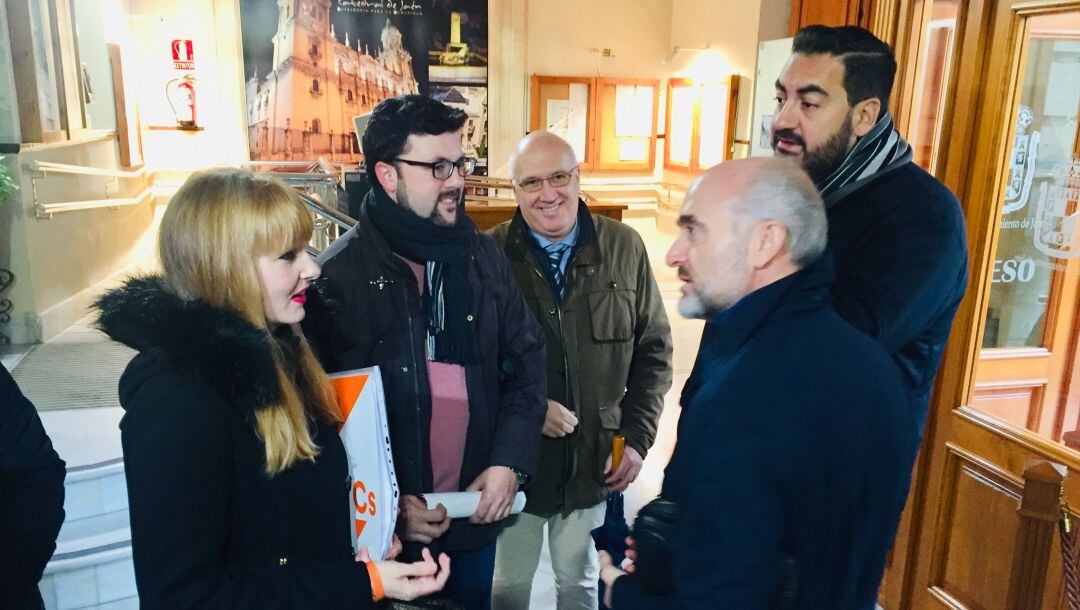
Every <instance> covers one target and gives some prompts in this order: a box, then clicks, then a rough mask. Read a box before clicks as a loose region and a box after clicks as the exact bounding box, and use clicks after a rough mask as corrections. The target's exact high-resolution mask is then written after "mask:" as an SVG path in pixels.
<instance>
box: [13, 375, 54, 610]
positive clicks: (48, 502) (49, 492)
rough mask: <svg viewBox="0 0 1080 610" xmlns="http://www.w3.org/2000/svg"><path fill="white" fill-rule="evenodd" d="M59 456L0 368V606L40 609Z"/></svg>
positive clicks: (31, 409) (31, 408) (50, 550)
mask: <svg viewBox="0 0 1080 610" xmlns="http://www.w3.org/2000/svg"><path fill="white" fill-rule="evenodd" d="M65 473H66V470H65V469H64V460H61V459H60V456H58V455H57V454H56V451H55V450H54V449H53V446H52V441H50V440H49V437H48V435H47V434H45V429H44V428H42V427H41V419H40V418H39V417H38V414H37V411H36V410H35V409H34V405H32V404H31V403H30V401H29V400H27V399H26V397H25V396H23V393H22V392H21V391H19V386H18V385H16V384H15V380H14V379H12V377H11V374H10V373H8V372H7V369H5V368H3V367H0V601H2V603H0V605H2V606H3V607H5V608H15V609H22V608H33V609H35V610H36V609H37V608H41V607H42V605H41V594H40V593H38V588H37V584H38V581H39V580H41V574H42V572H43V571H44V570H45V564H46V563H48V562H49V558H50V557H52V554H53V551H54V550H55V549H56V535H57V534H58V533H60V525H61V524H62V523H63V522H64V475H65Z"/></svg>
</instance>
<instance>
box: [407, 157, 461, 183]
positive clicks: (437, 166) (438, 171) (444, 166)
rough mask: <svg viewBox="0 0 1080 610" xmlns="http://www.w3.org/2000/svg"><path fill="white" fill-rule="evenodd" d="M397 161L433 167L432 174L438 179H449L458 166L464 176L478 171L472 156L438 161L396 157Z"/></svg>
mask: <svg viewBox="0 0 1080 610" xmlns="http://www.w3.org/2000/svg"><path fill="white" fill-rule="evenodd" d="M394 162H395V163H404V164H406V165H415V166H417V167H427V168H429V169H431V175H432V176H434V177H435V179H436V180H447V179H449V178H450V176H452V175H454V168H457V171H458V174H459V175H460V176H462V177H464V176H471V175H472V173H473V172H474V171H476V159H474V158H472V157H462V158H460V159H458V160H457V161H447V160H445V159H443V160H442V161H436V162H434V163H429V162H427V161H413V160H411V159H400V158H399V159H394Z"/></svg>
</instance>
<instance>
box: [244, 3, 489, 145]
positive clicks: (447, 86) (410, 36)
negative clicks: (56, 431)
mask: <svg viewBox="0 0 1080 610" xmlns="http://www.w3.org/2000/svg"><path fill="white" fill-rule="evenodd" d="M240 18H241V27H242V29H243V45H244V77H245V79H246V92H247V117H248V141H249V147H250V151H251V159H252V160H253V161H315V160H318V159H320V158H323V159H326V160H327V161H330V162H350V163H352V162H357V161H359V160H360V159H361V155H360V146H359V142H358V141H357V138H356V133H355V127H354V123H353V117H356V116H359V115H364V114H367V113H369V112H371V111H372V110H373V109H374V108H375V106H376V105H377V104H378V103H379V102H381V101H382V100H384V99H386V98H388V97H394V96H398V95H404V94H408V93H421V94H423V95H430V96H432V97H434V98H436V99H438V100H441V101H443V102H444V103H446V104H449V105H451V106H454V107H456V108H460V109H462V110H464V111H465V112H466V113H467V114H468V115H469V119H468V121H467V122H466V124H465V127H464V129H463V137H462V139H463V146H464V148H465V154H467V155H470V156H475V157H478V158H480V159H481V164H482V165H486V157H487V52H488V48H487V44H488V38H487V0H240Z"/></svg>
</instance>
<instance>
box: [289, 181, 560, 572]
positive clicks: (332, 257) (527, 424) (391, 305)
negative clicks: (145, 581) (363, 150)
mask: <svg viewBox="0 0 1080 610" xmlns="http://www.w3.org/2000/svg"><path fill="white" fill-rule="evenodd" d="M373 196H374V193H368V195H367V197H368V198H371V197H373ZM368 205H369V203H368V200H367V199H365V202H364V205H363V206H362V207H361V211H360V215H359V216H360V217H359V218H358V222H357V224H356V226H355V227H353V228H352V229H351V230H349V231H348V232H346V233H345V235H343V236H341V237H340V238H338V239H337V240H336V241H335V242H334V243H333V244H332V245H331V246H330V248H329V249H327V250H326V251H325V252H324V253H323V254H322V255H321V256H320V257H319V260H318V262H319V264H320V265H321V266H322V274H323V275H322V277H323V280H322V281H323V283H324V285H325V293H326V294H329V295H332V297H333V299H334V301H336V303H333V304H330V303H328V302H326V301H325V300H324V299H323V298H320V297H319V296H318V295H316V298H312V299H310V300H309V301H308V307H307V317H306V318H305V319H304V321H303V329H304V334H305V335H306V336H307V338H308V340H309V341H310V342H311V344H312V346H313V347H314V348H315V351H316V353H317V354H318V355H319V359H320V360H321V361H322V363H323V366H324V367H325V368H326V370H327V371H329V372H338V371H347V370H352V369H358V368H364V367H369V366H376V365H377V366H379V369H380V372H381V373H382V380H383V384H384V390H385V394H386V411H387V420H388V422H389V425H390V444H391V449H392V451H393V454H394V470H395V472H396V474H397V478H398V485H399V487H400V488H401V493H402V494H413V495H415V494H423V493H430V492H431V491H432V488H433V482H432V469H431V439H430V428H431V391H430V384H429V382H428V377H427V362H426V356H425V338H426V333H427V330H426V328H427V324H426V322H425V317H424V313H423V309H422V305H421V301H420V292H419V290H418V288H417V285H416V276H415V275H413V272H412V270H410V269H409V267H408V265H406V264H405V262H404V261H402V260H401V259H399V258H398V257H397V256H395V255H394V254H393V253H392V252H391V250H390V246H389V244H387V242H386V239H385V238H384V237H383V236H382V235H381V234H380V233H379V231H378V230H377V229H376V228H375V226H374V225H373V224H372V223H371V221H370V219H369V217H368V215H367V207H368ZM467 273H468V278H469V283H470V286H471V288H472V294H473V311H474V312H475V314H474V317H475V322H474V324H475V329H476V330H475V332H476V337H477V341H476V344H477V346H478V349H479V358H478V362H477V363H476V364H471V365H467V366H466V367H465V378H466V380H465V381H466V389H467V391H468V395H469V427H468V432H467V440H466V443H465V455H464V457H463V460H462V465H461V480H460V489H465V488H466V487H467V486H468V485H469V483H471V482H472V481H473V479H475V478H476V477H477V476H478V475H479V474H480V473H481V472H483V471H484V470H485V469H486V468H488V467H489V466H495V465H498V466H508V467H511V468H514V469H517V470H519V471H522V472H524V473H526V474H528V475H530V476H532V477H535V476H536V472H537V460H538V456H539V451H540V438H541V430H542V429H543V425H544V417H545V416H546V414H547V398H546V396H547V376H546V369H545V365H546V354H545V350H544V335H543V332H542V331H541V330H540V326H539V325H538V324H537V322H536V318H534V317H533V314H532V311H530V310H529V308H528V306H527V305H526V304H525V299H524V298H523V297H522V295H521V291H520V290H519V289H518V287H517V283H516V282H515V281H514V276H513V274H512V273H511V270H510V264H509V262H508V261H507V260H506V255H505V254H503V251H502V249H500V248H499V247H498V246H497V245H495V242H494V241H492V239H491V238H490V237H488V236H487V235H484V234H482V233H479V232H477V233H476V234H475V240H474V242H473V252H472V256H471V260H470V264H469V268H468V272H467ZM320 292H323V291H320ZM324 296H325V295H324ZM501 527H502V525H501V524H499V523H493V524H490V525H472V524H470V523H468V521H467V520H465V519H457V520H455V521H454V522H453V523H452V524H451V526H450V530H449V531H448V532H447V533H446V535H445V536H444V537H443V538H441V539H440V541H439V544H437V545H435V547H436V548H437V549H438V550H443V551H457V550H474V549H478V548H481V547H483V546H485V545H487V544H488V543H490V542H492V541H493V540H495V537H496V536H498V533H499V530H500V529H501ZM416 550H417V549H416V547H415V545H409V544H406V556H407V557H412V556H413V555H414V554H415V552H416Z"/></svg>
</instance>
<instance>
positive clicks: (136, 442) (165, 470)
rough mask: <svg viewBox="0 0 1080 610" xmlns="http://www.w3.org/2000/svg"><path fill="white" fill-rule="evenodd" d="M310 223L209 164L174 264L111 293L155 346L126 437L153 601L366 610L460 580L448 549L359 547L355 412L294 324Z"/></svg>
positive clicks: (120, 330) (126, 322)
mask: <svg viewBox="0 0 1080 610" xmlns="http://www.w3.org/2000/svg"><path fill="white" fill-rule="evenodd" d="M311 233H312V219H311V215H310V213H309V212H308V211H307V210H306V209H305V208H304V207H303V204H302V203H301V202H300V200H299V198H298V197H297V195H296V194H295V192H293V191H292V190H290V189H289V188H288V187H286V186H285V185H284V184H282V183H280V182H278V181H276V180H274V179H272V178H268V177H265V176H259V175H256V174H253V173H251V172H246V171H240V170H232V169H222V170H210V171H205V172H200V173H198V174H195V175H193V176H192V177H191V178H190V179H189V180H188V181H187V182H186V183H185V184H184V185H183V186H182V187H181V188H180V190H179V191H178V192H177V193H176V195H175V196H174V197H173V199H172V201H171V202H170V204H169V208H168V210H167V211H166V213H165V215H164V218H163V220H162V223H161V232H160V245H159V248H160V255H161V263H162V268H163V271H164V273H163V274H162V275H161V276H150V277H141V278H135V279H132V280H130V281H128V282H127V283H126V284H125V285H124V286H123V287H121V288H120V289H118V290H116V291H114V292H111V293H109V294H107V295H106V296H104V297H103V298H102V299H101V300H100V301H99V302H98V303H97V307H98V309H99V310H100V313H101V317H100V326H101V328H102V330H104V331H105V332H106V333H108V334H109V335H110V336H111V337H113V338H114V339H116V340H117V341H120V342H122V343H124V344H127V345H129V346H131V347H133V348H134V349H136V350H138V351H139V354H138V355H137V356H136V357H135V358H134V360H132V362H131V364H129V365H128V367H127V370H126V371H125V372H124V375H123V377H121V379H120V402H121V404H122V405H123V407H124V409H125V410H126V413H125V415H124V419H123V421H122V422H121V424H120V429H121V440H122V443H123V449H124V466H125V472H126V475H127V483H128V497H129V500H130V510H131V537H132V549H133V555H134V562H135V577H136V583H137V585H138V589H139V596H140V599H141V602H142V607H143V608H200V609H202V608H230V609H232V608H259V609H260V610H261V609H264V608H305V609H306V608H368V607H371V606H372V605H373V604H374V602H375V601H377V600H378V599H379V598H381V597H382V596H383V594H384V593H385V595H386V596H387V597H392V598H398V599H412V598H415V597H418V596H421V595H426V594H429V593H432V592H434V591H437V590H439V589H441V588H442V586H443V584H444V583H445V582H446V578H447V575H448V573H449V560H448V559H447V558H446V557H445V556H440V558H439V563H438V564H436V562H435V561H434V560H433V559H432V557H431V555H430V553H427V552H426V551H425V552H424V556H423V559H422V560H421V561H418V562H416V563H411V564H405V563H397V562H394V561H377V562H372V561H363V562H360V561H359V560H360V559H364V560H367V559H368V558H367V557H366V555H365V554H363V552H362V553H361V555H360V556H359V558H357V557H354V555H353V552H352V547H351V542H350V536H351V534H350V518H351V516H350V514H349V508H348V506H349V504H348V502H349V487H350V486H349V472H348V464H347V459H346V455H345V450H344V447H343V446H342V444H341V440H340V438H339V437H338V433H337V427H336V424H337V423H339V421H340V416H339V414H338V411H337V409H336V407H335V403H334V396H333V390H332V389H331V387H330V384H329V382H328V380H327V378H326V375H325V373H324V372H323V371H322V369H321V368H320V367H319V364H318V363H317V361H316V360H315V358H314V356H313V355H312V352H311V349H310V348H309V347H308V344H307V342H306V341H305V340H304V338H303V337H302V336H300V335H299V334H297V332H296V331H295V330H294V326H293V325H295V324H296V323H297V322H299V321H300V320H301V319H302V318H303V317H304V301H305V300H306V297H305V291H306V289H307V288H308V286H309V284H310V282H311V281H312V280H314V279H315V278H317V277H318V275H319V268H318V266H316V265H315V263H314V262H313V261H312V260H311V258H310V257H309V256H308V254H307V252H306V251H305V249H304V244H305V243H306V242H307V241H308V239H310V237H311ZM395 546H397V545H395ZM398 548H399V547H398Z"/></svg>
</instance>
